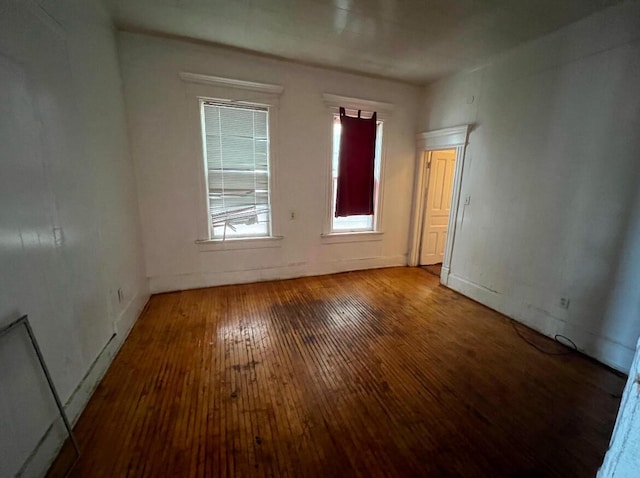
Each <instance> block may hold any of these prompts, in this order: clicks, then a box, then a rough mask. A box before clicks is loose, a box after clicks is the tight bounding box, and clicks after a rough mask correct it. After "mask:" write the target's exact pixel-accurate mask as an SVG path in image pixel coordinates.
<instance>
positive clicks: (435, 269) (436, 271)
mask: <svg viewBox="0 0 640 478" xmlns="http://www.w3.org/2000/svg"><path fill="white" fill-rule="evenodd" d="M422 268H423V269H424V270H425V271H427V272H430V273H431V274H433V275H435V276H437V277H440V274H442V263H439V264H432V265H430V266H422Z"/></svg>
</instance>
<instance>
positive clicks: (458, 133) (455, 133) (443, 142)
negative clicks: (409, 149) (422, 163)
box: [416, 124, 469, 150]
mask: <svg viewBox="0 0 640 478" xmlns="http://www.w3.org/2000/svg"><path fill="white" fill-rule="evenodd" d="M468 133H469V125H467V124H465V125H462V126H454V127H453V128H444V129H438V130H435V131H428V132H426V133H418V134H417V135H416V143H417V146H418V149H422V150H431V149H441V148H454V147H456V146H463V145H465V144H466V143H467V135H468Z"/></svg>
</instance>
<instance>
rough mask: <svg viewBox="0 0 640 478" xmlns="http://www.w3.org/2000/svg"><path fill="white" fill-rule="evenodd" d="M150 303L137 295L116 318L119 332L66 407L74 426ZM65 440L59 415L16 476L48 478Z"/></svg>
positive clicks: (93, 365)
mask: <svg viewBox="0 0 640 478" xmlns="http://www.w3.org/2000/svg"><path fill="white" fill-rule="evenodd" d="M148 300H149V294H148V293H147V292H144V293H141V294H137V295H136V296H135V297H134V298H133V299H132V300H131V302H129V304H127V306H126V307H125V308H124V310H123V311H122V313H121V314H120V316H119V317H118V318H117V320H116V333H115V334H114V335H113V336H112V337H111V339H110V340H109V342H107V344H106V345H105V346H104V348H103V349H102V351H101V352H100V353H99V354H98V357H97V358H96V360H95V361H94V362H93V364H91V367H90V368H89V370H88V371H87V373H86V375H85V376H84V378H83V379H82V381H81V382H80V384H79V385H78V386H77V387H76V389H75V391H74V392H73V393H72V394H71V397H70V398H69V400H68V401H67V403H66V404H65V406H64V407H65V411H66V412H67V417H68V418H69V421H70V422H71V424H72V425H73V424H75V422H76V421H77V420H78V418H80V414H81V413H82V411H83V410H84V408H85V406H86V405H87V403H88V402H89V399H90V398H91V396H92V395H93V392H94V390H95V389H96V387H97V386H98V384H99V383H100V380H101V379H102V377H103V376H104V374H105V372H106V371H107V369H108V368H109V366H110V365H111V362H112V361H113V359H114V357H115V356H116V354H117V353H118V351H119V350H120V347H121V346H122V344H123V343H124V341H125V339H126V338H127V336H128V335H129V332H130V331H131V328H132V327H133V324H135V322H136V320H137V319H138V317H139V316H140V313H141V312H142V310H143V309H144V306H145V305H146V303H147V301H148ZM66 439H67V434H66V430H65V429H64V424H63V423H62V418H61V417H59V416H58V417H57V418H56V420H54V422H53V423H52V424H51V426H50V427H49V428H48V429H47V431H46V432H45V434H44V436H43V437H42V438H41V439H40V441H39V442H38V445H37V446H36V448H35V449H34V450H33V452H32V453H31V455H30V456H29V458H27V461H26V462H25V464H24V465H23V466H22V468H21V469H20V471H19V472H18V474H17V475H16V476H17V477H26V478H31V477H33V478H39V477H42V476H44V475H46V473H47V470H48V469H49V467H50V466H51V463H53V460H54V459H55V458H56V456H57V455H58V452H59V451H60V448H61V447H62V445H63V443H64V441H65V440H66ZM80 447H81V449H82V443H80Z"/></svg>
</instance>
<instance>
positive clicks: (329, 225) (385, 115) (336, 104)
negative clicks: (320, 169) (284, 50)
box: [321, 93, 393, 244]
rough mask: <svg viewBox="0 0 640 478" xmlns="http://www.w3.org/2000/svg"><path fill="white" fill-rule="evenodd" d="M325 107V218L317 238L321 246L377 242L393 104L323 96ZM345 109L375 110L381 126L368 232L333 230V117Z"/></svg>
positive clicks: (381, 224)
mask: <svg viewBox="0 0 640 478" xmlns="http://www.w3.org/2000/svg"><path fill="white" fill-rule="evenodd" d="M323 100H324V103H325V106H326V107H327V112H328V114H327V117H328V126H329V128H328V131H327V135H326V137H327V139H328V142H329V148H328V154H327V155H326V156H327V160H326V167H325V177H326V181H327V186H326V192H325V195H326V199H325V209H326V213H325V218H324V224H323V228H322V234H321V238H322V240H323V242H324V243H327V244H334V243H343V242H359V241H375V240H381V239H382V235H383V234H384V230H383V221H382V217H383V208H384V185H385V170H386V156H387V144H388V143H389V140H388V137H389V124H390V120H389V118H390V117H391V113H392V111H393V105H392V104H391V103H382V102H377V101H371V100H363V99H359V98H351V97H346V96H339V95H334V94H329V93H325V94H324V95H323ZM341 106H343V107H344V108H347V109H355V110H362V111H366V112H372V111H376V113H377V117H378V121H380V122H381V123H382V134H383V136H382V144H381V147H380V178H379V182H378V197H377V200H376V204H375V206H374V207H375V219H374V223H373V229H372V230H369V229H366V230H360V231H357V230H353V231H349V230H333V213H334V211H333V124H334V117H335V116H336V115H337V114H339V113H340V107H341Z"/></svg>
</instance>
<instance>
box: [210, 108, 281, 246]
mask: <svg viewBox="0 0 640 478" xmlns="http://www.w3.org/2000/svg"><path fill="white" fill-rule="evenodd" d="M202 115H203V126H204V150H205V166H206V174H207V186H208V202H209V204H208V205H209V217H210V228H211V237H212V238H213V239H227V238H242V237H265V236H269V235H270V234H271V224H270V222H271V211H270V202H269V111H268V109H267V108H262V107H251V106H237V105H229V104H224V103H213V102H203V103H202Z"/></svg>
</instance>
